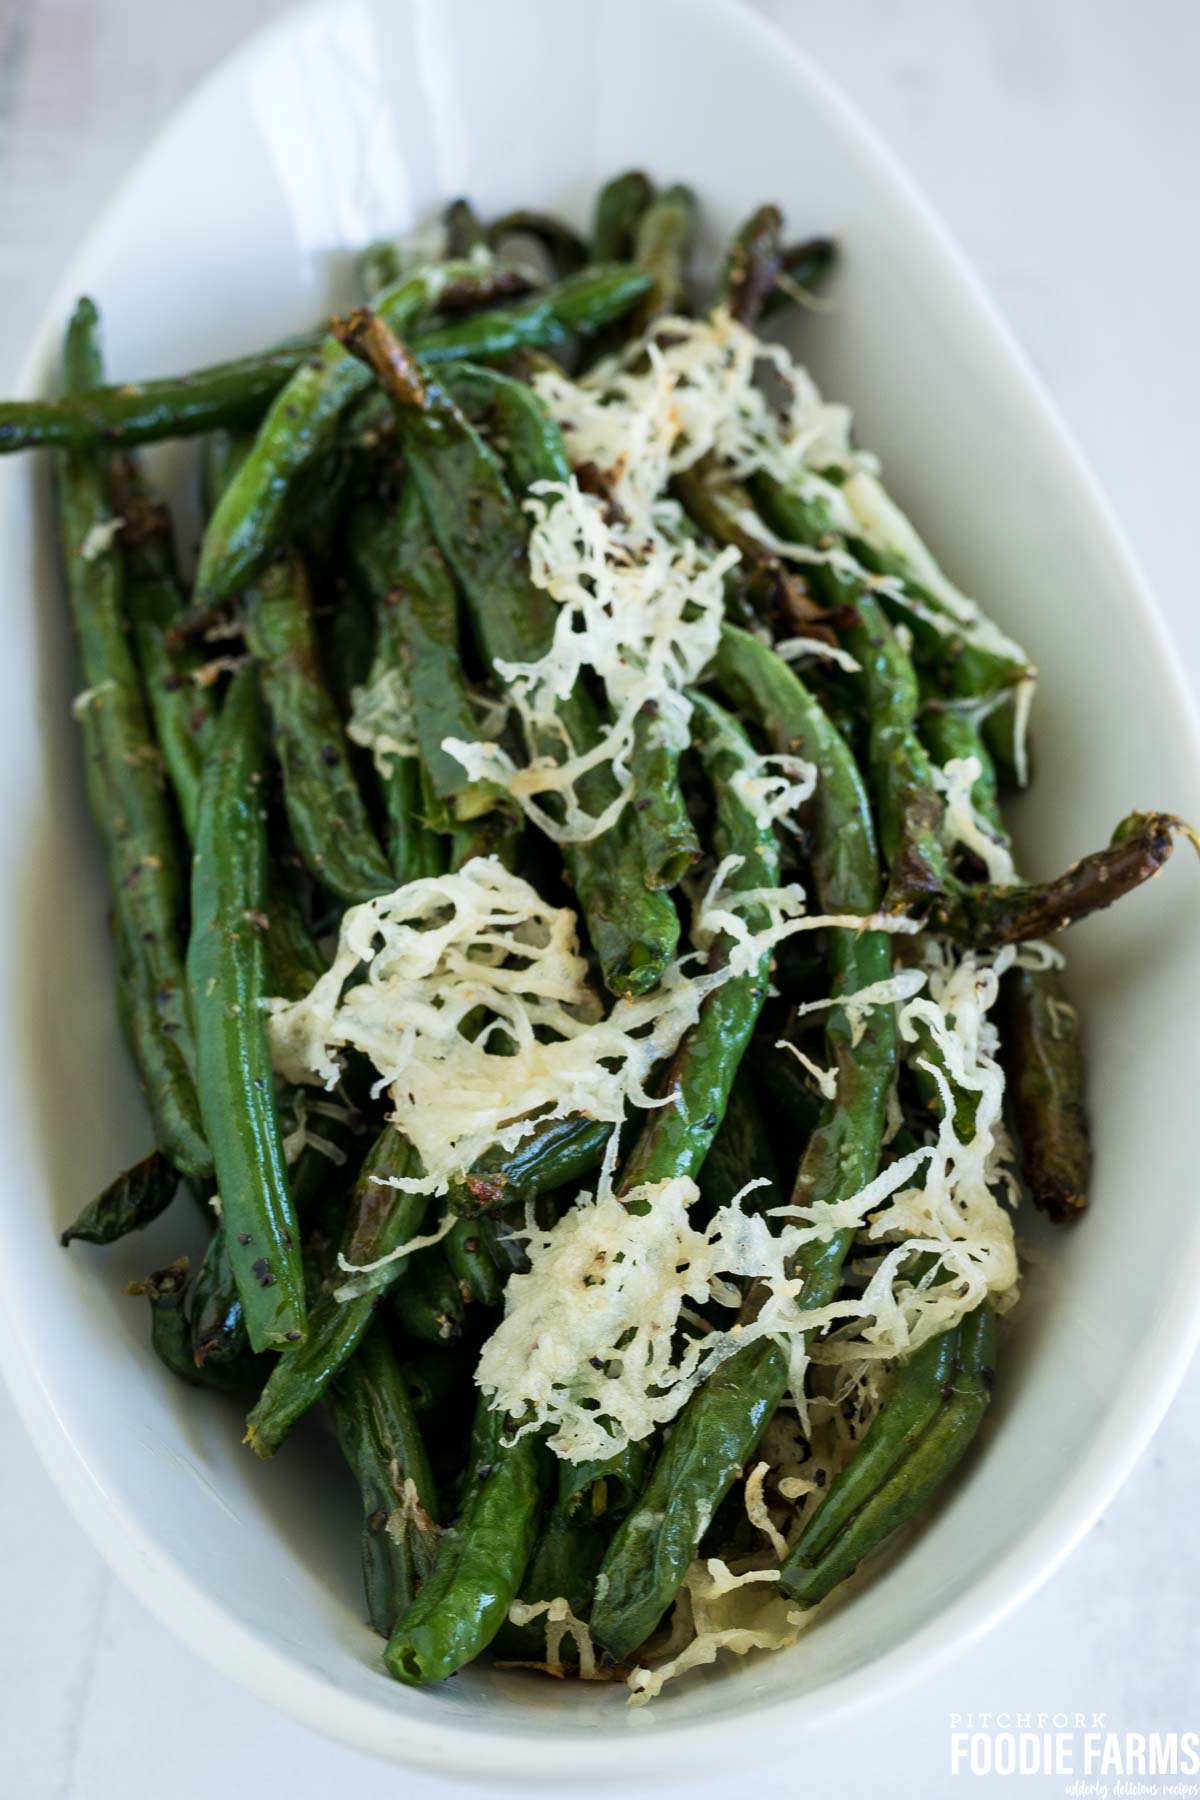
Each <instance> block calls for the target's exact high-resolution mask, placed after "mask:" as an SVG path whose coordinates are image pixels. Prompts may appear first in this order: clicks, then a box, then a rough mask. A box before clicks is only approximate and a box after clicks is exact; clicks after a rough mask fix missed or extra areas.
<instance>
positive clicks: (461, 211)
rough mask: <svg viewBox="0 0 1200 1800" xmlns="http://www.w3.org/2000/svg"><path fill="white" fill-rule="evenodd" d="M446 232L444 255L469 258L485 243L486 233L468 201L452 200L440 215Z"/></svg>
mask: <svg viewBox="0 0 1200 1800" xmlns="http://www.w3.org/2000/svg"><path fill="white" fill-rule="evenodd" d="M442 219H443V224H444V226H445V230H446V255H447V256H470V254H471V252H472V251H473V250H477V249H478V248H479V247H480V245H481V244H486V242H487V232H486V231H485V230H484V227H483V223H482V221H481V220H480V218H479V216H478V214H477V213H476V211H475V209H474V207H473V206H472V205H471V202H470V201H469V200H452V201H451V202H450V204H449V206H448V207H447V208H446V210H445V212H444V214H443V215H442Z"/></svg>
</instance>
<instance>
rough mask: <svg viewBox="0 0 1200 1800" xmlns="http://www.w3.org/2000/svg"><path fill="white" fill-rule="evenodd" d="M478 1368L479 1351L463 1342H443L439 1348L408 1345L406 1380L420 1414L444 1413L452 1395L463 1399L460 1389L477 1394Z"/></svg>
mask: <svg viewBox="0 0 1200 1800" xmlns="http://www.w3.org/2000/svg"><path fill="white" fill-rule="evenodd" d="M474 1368H475V1352H474V1351H473V1350H470V1349H468V1348H466V1347H464V1346H461V1345H460V1346H458V1347H453V1346H452V1347H447V1346H446V1345H445V1344H440V1345H439V1346H438V1347H437V1349H434V1348H433V1347H432V1346H428V1345H424V1344H405V1346H404V1379H405V1381H406V1382H407V1383H408V1391H409V1394H410V1395H411V1396H412V1403H413V1407H414V1409H415V1410H416V1411H417V1412H418V1413H426V1412H432V1413H437V1414H438V1415H439V1416H444V1415H445V1412H446V1405H447V1402H448V1401H449V1400H450V1398H451V1396H454V1397H455V1398H456V1399H457V1398H459V1397H460V1396H459V1390H460V1389H462V1390H464V1391H466V1390H468V1389H470V1390H471V1392H472V1393H473V1392H474V1389H473V1387H472V1383H471V1375H472V1373H473V1371H474Z"/></svg>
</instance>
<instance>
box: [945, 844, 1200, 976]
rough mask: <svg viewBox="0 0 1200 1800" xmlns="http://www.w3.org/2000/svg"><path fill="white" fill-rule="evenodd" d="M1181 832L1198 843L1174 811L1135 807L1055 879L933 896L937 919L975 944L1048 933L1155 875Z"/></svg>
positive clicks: (991, 944) (1000, 942) (952, 933)
mask: <svg viewBox="0 0 1200 1800" xmlns="http://www.w3.org/2000/svg"><path fill="white" fill-rule="evenodd" d="M1176 832H1182V833H1183V835H1184V836H1185V837H1187V838H1190V839H1191V841H1192V842H1193V843H1194V844H1196V845H1197V849H1198V850H1200V839H1198V838H1197V834H1196V832H1195V831H1194V830H1193V828H1192V827H1191V826H1190V825H1188V824H1186V823H1185V822H1184V821H1183V820H1182V819H1177V818H1176V817H1175V816H1174V814H1173V813H1130V814H1129V816H1128V818H1125V819H1122V821H1121V823H1120V824H1119V825H1118V826H1117V828H1116V830H1115V831H1114V832H1113V835H1112V842H1111V843H1110V844H1109V845H1108V847H1107V848H1106V849H1104V850H1094V851H1093V852H1092V853H1091V855H1090V856H1084V857H1082V858H1081V859H1080V860H1079V862H1077V863H1073V864H1072V866H1071V867H1070V868H1069V869H1067V870H1066V871H1065V872H1064V873H1063V874H1062V875H1059V876H1056V877H1055V879H1054V880H1053V881H1044V882H1032V883H1026V884H1024V885H1022V886H1019V887H1007V888H1002V887H987V888H979V889H963V890H962V891H961V892H960V893H958V894H957V895H956V896H953V897H951V898H948V899H946V900H945V901H941V900H939V901H935V903H934V906H933V910H932V912H931V915H930V919H931V923H932V925H933V927H934V929H936V930H940V931H945V932H947V933H948V934H949V935H950V936H951V937H954V938H957V939H958V940H959V941H960V942H964V943H968V944H971V945H973V946H974V947H975V948H976V949H997V948H999V947H1000V946H1001V945H1003V944H1021V943H1025V942H1027V941H1028V940H1029V939H1030V938H1043V937H1049V936H1050V935H1051V933H1053V932H1055V931H1063V930H1065V929H1066V927H1067V926H1068V925H1073V924H1075V923H1076V921H1077V920H1079V919H1084V918H1087V916H1088V915H1089V914H1090V913H1094V912H1101V911H1102V910H1103V909H1104V908H1105V907H1106V906H1111V905H1112V903H1113V901H1114V900H1119V899H1120V898H1121V897H1122V895H1124V894H1128V893H1131V892H1132V891H1133V889H1134V888H1136V887H1140V886H1141V884H1142V883H1143V882H1144V881H1149V880H1150V879H1151V877H1152V876H1154V875H1157V874H1158V872H1159V870H1160V869H1161V868H1162V867H1163V864H1164V863H1165V862H1166V861H1167V859H1168V858H1169V856H1170V854H1171V850H1172V846H1173V842H1174V834H1175V833H1176Z"/></svg>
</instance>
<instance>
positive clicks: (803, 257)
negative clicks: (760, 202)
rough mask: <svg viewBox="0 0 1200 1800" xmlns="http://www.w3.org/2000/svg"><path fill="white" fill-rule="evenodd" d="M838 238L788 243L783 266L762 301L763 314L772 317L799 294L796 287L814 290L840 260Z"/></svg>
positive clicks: (784, 252) (808, 291)
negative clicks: (838, 256) (838, 259)
mask: <svg viewBox="0 0 1200 1800" xmlns="http://www.w3.org/2000/svg"><path fill="white" fill-rule="evenodd" d="M837 255H838V247H837V240H836V239H835V238H828V237H814V238H806V239H805V240H804V242H803V243H801V244H789V245H787V246H786V247H785V249H784V250H783V252H782V254H781V257H780V263H781V268H780V272H779V274H778V276H777V277H776V280H775V286H774V287H773V288H772V290H771V292H770V293H769V294H768V295H767V297H766V300H765V301H764V302H763V309H762V316H763V318H764V319H769V318H770V317H771V315H772V314H773V313H777V312H779V311H781V310H782V309H783V308H784V307H785V306H787V305H788V304H789V302H791V301H794V300H795V298H796V290H797V289H799V290H800V291H801V292H803V293H811V292H812V290H813V289H814V288H816V287H820V285H821V282H822V281H823V280H824V279H825V277H826V275H828V273H829V271H830V269H831V268H832V267H833V265H834V263H835V262H836V261H837Z"/></svg>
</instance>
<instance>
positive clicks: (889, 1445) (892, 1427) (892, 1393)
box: [788, 1325, 962, 1568]
mask: <svg viewBox="0 0 1200 1800" xmlns="http://www.w3.org/2000/svg"><path fill="white" fill-rule="evenodd" d="M961 1335H962V1334H961V1331H960V1329H959V1327H958V1326H957V1325H955V1326H954V1327H953V1328H952V1329H951V1330H949V1331H943V1332H942V1333H941V1334H940V1336H938V1337H935V1338H930V1339H929V1341H928V1343H925V1344H923V1345H922V1346H921V1348H920V1349H919V1350H918V1351H916V1352H915V1353H914V1354H913V1355H912V1356H910V1357H909V1359H908V1361H907V1362H906V1363H904V1364H903V1365H902V1366H901V1368H900V1369H899V1371H898V1372H897V1374H896V1377H895V1380H894V1381H893V1383H892V1386H891V1388H890V1390H889V1392H888V1394H887V1397H886V1399H885V1400H884V1402H883V1405H882V1407H881V1408H880V1410H879V1412H878V1413H877V1414H876V1415H875V1417H874V1419H872V1421H871V1423H870V1425H869V1426H868V1428H867V1432H866V1435H865V1437H863V1439H862V1440H861V1442H860V1443H859V1444H858V1446H857V1447H856V1449H855V1451H854V1454H853V1455H852V1456H851V1458H850V1461H849V1462H848V1463H847V1464H846V1466H845V1467H844V1468H843V1469H842V1470H841V1471H840V1473H839V1474H837V1475H836V1476H835V1477H834V1479H833V1481H832V1482H831V1483H830V1485H829V1487H828V1488H827V1489H826V1492H825V1497H824V1498H823V1500H822V1501H821V1504H820V1506H819V1507H818V1508H817V1511H816V1513H815V1514H814V1515H813V1517H812V1519H811V1520H810V1522H809V1523H808V1524H807V1525H806V1526H805V1528H804V1530H803V1531H802V1532H801V1534H800V1536H799V1537H798V1538H797V1540H796V1542H795V1544H794V1545H793V1546H792V1549H791V1552H790V1554H789V1557H788V1563H789V1566H793V1567H796V1568H805V1567H811V1566H812V1565H813V1564H814V1563H816V1562H817V1561H819V1559H820V1558H821V1557H822V1556H823V1555H824V1553H825V1552H826V1550H828V1549H829V1546H830V1545H831V1544H832V1543H833V1541H834V1539H835V1538H836V1537H837V1536H838V1534H839V1533H840V1532H841V1531H842V1530H843V1529H844V1528H845V1527H846V1526H847V1525H848V1524H849V1523H850V1520H851V1519H852V1518H853V1517H854V1514H855V1513H856V1512H858V1510H859V1508H860V1507H861V1506H863V1505H864V1503H865V1502H866V1501H868V1500H869V1499H870V1498H871V1496H872V1495H873V1494H875V1493H876V1492H877V1491H878V1490H879V1488H881V1487H882V1486H883V1484H884V1482H885V1481H886V1480H888V1478H889V1477H890V1476H891V1475H892V1473H893V1472H894V1471H895V1469H896V1468H897V1467H898V1466H899V1465H900V1464H901V1463H902V1462H903V1461H904V1459H905V1457H907V1456H908V1454H909V1452H910V1451H911V1450H912V1448H913V1446H914V1445H915V1444H916V1442H917V1440H918V1438H919V1437H920V1436H921V1435H922V1433H923V1432H924V1431H925V1430H926V1429H927V1428H928V1426H929V1425H931V1424H932V1422H933V1420H934V1419H935V1418H936V1416H937V1414H938V1412H939V1411H940V1409H941V1407H942V1405H943V1402H944V1400H945V1398H946V1394H947V1391H948V1390H949V1389H950V1388H951V1386H952V1384H953V1381H954V1377H955V1372H956V1367H957V1360H958V1354H959V1344H960V1339H961Z"/></svg>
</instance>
